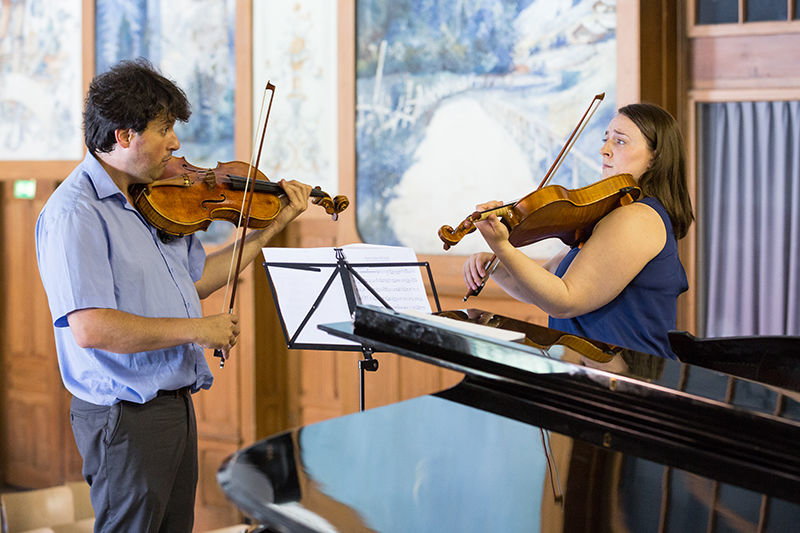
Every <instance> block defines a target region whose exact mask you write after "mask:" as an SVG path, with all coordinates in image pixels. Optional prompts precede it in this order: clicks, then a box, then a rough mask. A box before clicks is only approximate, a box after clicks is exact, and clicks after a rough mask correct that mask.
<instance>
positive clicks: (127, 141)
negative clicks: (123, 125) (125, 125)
mask: <svg viewBox="0 0 800 533" xmlns="http://www.w3.org/2000/svg"><path fill="white" fill-rule="evenodd" d="M134 135H136V132H135V131H133V130H132V129H124V130H122V129H120V130H114V139H116V141H117V144H118V145H120V147H122V148H128V147H130V145H131V140H132V139H133V136H134Z"/></svg>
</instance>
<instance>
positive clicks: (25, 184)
mask: <svg viewBox="0 0 800 533" xmlns="http://www.w3.org/2000/svg"><path fill="white" fill-rule="evenodd" d="M35 197H36V180H14V198H20V199H22V200H33V199H34V198H35Z"/></svg>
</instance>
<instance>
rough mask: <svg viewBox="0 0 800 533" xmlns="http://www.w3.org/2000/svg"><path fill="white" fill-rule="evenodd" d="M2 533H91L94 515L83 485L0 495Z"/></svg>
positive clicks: (69, 485) (86, 486) (76, 484)
mask: <svg viewBox="0 0 800 533" xmlns="http://www.w3.org/2000/svg"><path fill="white" fill-rule="evenodd" d="M0 524H1V525H2V527H1V528H0V531H2V533H91V532H92V531H93V530H94V511H92V504H91V501H90V500H89V486H88V485H87V484H86V483H84V482H75V483H67V484H66V485H61V486H58V487H50V488H46V489H35V490H29V491H23V492H12V493H7V494H0Z"/></svg>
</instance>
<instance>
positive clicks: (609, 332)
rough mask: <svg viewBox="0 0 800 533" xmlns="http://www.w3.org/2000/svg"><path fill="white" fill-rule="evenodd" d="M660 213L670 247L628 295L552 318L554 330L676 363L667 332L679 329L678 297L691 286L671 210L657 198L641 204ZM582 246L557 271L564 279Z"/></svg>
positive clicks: (648, 266)
mask: <svg viewBox="0 0 800 533" xmlns="http://www.w3.org/2000/svg"><path fill="white" fill-rule="evenodd" d="M638 201H639V202H642V203H644V204H647V205H649V206H650V207H652V208H653V209H655V210H656V211H657V212H658V214H659V215H661V220H662V221H663V222H664V226H665V227H666V230H667V241H666V243H665V244H664V248H663V249H662V250H661V251H660V252H659V253H658V255H656V256H655V257H654V258H653V259H651V260H650V262H649V263H647V264H646V265H645V266H644V268H643V269H642V271H641V272H639V274H637V275H636V277H635V278H633V280H632V281H631V282H630V284H628V286H627V287H625V288H624V289H623V290H622V292H621V293H620V294H619V295H618V296H617V297H616V298H614V299H613V300H612V301H610V302H609V303H607V304H606V305H604V306H603V307H601V308H599V309H596V310H594V311H591V312H589V313H586V314H585V315H581V316H577V317H574V318H552V317H551V318H550V321H549V326H550V327H551V328H553V329H557V330H560V331H563V332H566V333H573V334H575V335H580V336H582V337H587V338H589V339H595V340H598V341H603V342H608V343H610V344H616V345H617V346H622V347H624V348H631V349H633V350H637V351H640V352H645V353H649V354H654V355H660V356H662V357H668V358H670V359H674V358H675V355H674V354H673V353H672V350H671V349H670V346H669V339H668V338H667V331H669V330H671V329H675V322H676V315H677V307H678V295H679V294H680V293H682V292H684V291H686V290H687V289H688V288H689V283H688V282H687V280H686V271H685V270H684V269H683V265H682V264H681V261H680V259H679V258H678V242H677V240H676V239H675V233H674V231H673V230H672V223H671V221H670V218H669V215H668V214H667V210H666V209H664V206H663V205H661V202H660V201H658V200H657V199H656V198H653V197H647V198H643V199H641V200H638ZM579 252H580V248H578V247H575V248H573V249H572V250H570V251H569V253H568V254H567V255H566V257H564V259H563V260H562V261H561V263H560V264H559V265H558V268H557V269H556V275H557V276H558V277H562V276H563V275H564V273H565V272H566V271H567V268H568V267H569V265H570V264H572V261H573V260H574V259H575V256H576V255H578V253H579Z"/></svg>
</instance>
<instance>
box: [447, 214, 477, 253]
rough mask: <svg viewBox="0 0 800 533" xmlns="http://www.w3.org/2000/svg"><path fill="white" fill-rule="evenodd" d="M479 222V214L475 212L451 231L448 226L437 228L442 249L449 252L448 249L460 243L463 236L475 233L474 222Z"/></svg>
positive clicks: (450, 227) (451, 228)
mask: <svg viewBox="0 0 800 533" xmlns="http://www.w3.org/2000/svg"><path fill="white" fill-rule="evenodd" d="M479 220H481V212H480V211H475V212H474V213H472V214H471V215H469V216H468V217H467V218H465V219H464V220H463V221H462V222H461V224H459V225H458V226H457V227H456V228H455V229H453V226H448V225H444V226H442V227H441V228H439V238H440V239H441V240H442V243H443V245H444V249H445V250H449V249H450V247H452V246H455V245H456V244H458V243H459V242H461V239H463V238H464V237H465V236H467V235H469V234H470V233H472V232H473V231H475V222H478V221H479Z"/></svg>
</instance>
